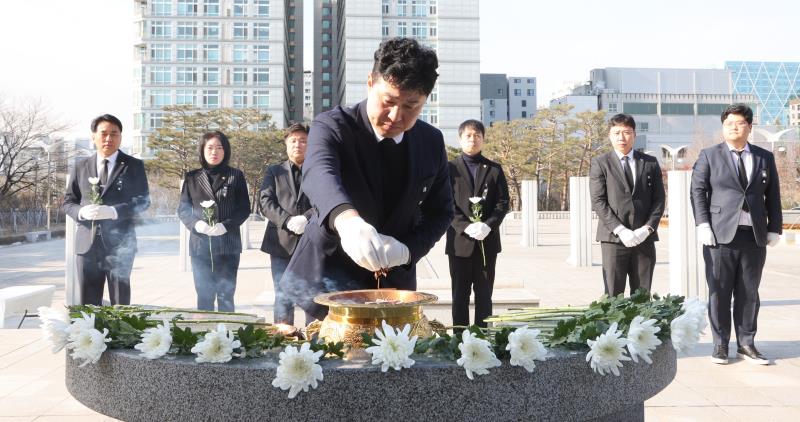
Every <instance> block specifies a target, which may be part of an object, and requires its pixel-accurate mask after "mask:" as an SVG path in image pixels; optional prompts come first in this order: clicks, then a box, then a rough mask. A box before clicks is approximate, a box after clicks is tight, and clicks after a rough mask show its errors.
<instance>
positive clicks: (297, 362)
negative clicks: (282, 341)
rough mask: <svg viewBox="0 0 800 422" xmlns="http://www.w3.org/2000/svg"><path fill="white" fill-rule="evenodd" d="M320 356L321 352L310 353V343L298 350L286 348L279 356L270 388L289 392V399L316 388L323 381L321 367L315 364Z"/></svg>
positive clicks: (290, 347)
mask: <svg viewBox="0 0 800 422" xmlns="http://www.w3.org/2000/svg"><path fill="white" fill-rule="evenodd" d="M321 356H322V351H318V352H312V351H311V344H310V343H303V344H302V346H300V350H297V348H295V347H294V346H286V348H285V349H284V350H283V352H281V353H280V355H279V358H280V360H279V361H278V369H277V371H276V374H275V379H274V380H272V386H273V387H277V388H280V389H281V390H289V398H290V399H293V398H295V397H296V396H297V394H299V393H300V391H305V392H308V387H309V386H310V387H311V388H317V382H318V381H322V380H323V375H322V367H321V366H320V365H319V364H317V362H319V358H320V357H321Z"/></svg>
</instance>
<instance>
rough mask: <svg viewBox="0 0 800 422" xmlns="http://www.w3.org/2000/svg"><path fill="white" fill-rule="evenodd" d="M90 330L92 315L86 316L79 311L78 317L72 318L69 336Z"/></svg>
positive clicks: (92, 321) (92, 322)
mask: <svg viewBox="0 0 800 422" xmlns="http://www.w3.org/2000/svg"><path fill="white" fill-rule="evenodd" d="M90 328H94V314H87V313H86V312H83V311H81V316H80V317H77V318H72V323H71V324H70V326H69V336H70V337H73V336H76V335H77V334H78V333H80V332H82V331H86V330H88V329H90ZM67 348H69V345H67Z"/></svg>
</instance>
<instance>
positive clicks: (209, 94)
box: [203, 89, 219, 108]
mask: <svg viewBox="0 0 800 422" xmlns="http://www.w3.org/2000/svg"><path fill="white" fill-rule="evenodd" d="M203 107H206V108H217V107H219V91H218V90H216V89H204V90H203Z"/></svg>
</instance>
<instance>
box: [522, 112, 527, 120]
mask: <svg viewBox="0 0 800 422" xmlns="http://www.w3.org/2000/svg"><path fill="white" fill-rule="evenodd" d="M526 117H528V112H527V111H525V110H522V118H523V119H524V118H526Z"/></svg>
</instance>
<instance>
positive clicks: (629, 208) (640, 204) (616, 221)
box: [589, 151, 666, 243]
mask: <svg viewBox="0 0 800 422" xmlns="http://www.w3.org/2000/svg"><path fill="white" fill-rule="evenodd" d="M633 159H634V161H635V162H636V174H635V175H634V178H635V183H634V189H633V194H631V190H630V188H628V183H627V182H626V181H625V174H624V173H623V172H622V164H621V163H620V160H619V157H617V154H616V152H614V151H611V152H608V153H606V154H603V155H600V156H597V157H595V158H593V159H592V167H591V169H590V170H589V177H590V179H591V180H590V182H589V190H590V192H591V198H592V209H593V210H594V211H595V212H596V213H597V217H598V218H599V219H600V222H599V224H598V225H597V241H598V242H614V243H621V242H620V240H619V238H618V237H617V236H616V235H614V229H615V228H616V227H617V226H619V225H620V224H622V225H623V226H625V227H626V228H628V229H631V230H636V229H638V228H640V227H642V226H644V225H645V224H646V225H648V226H650V227H652V228H653V230H654V232H653V234H651V235H650V236H648V237H647V240H646V241H647V242H654V241H657V240H658V223H659V221H661V216H662V215H663V214H664V204H665V201H666V199H665V193H664V182H663V181H662V180H661V167H659V165H658V161H657V160H656V159H655V157H651V156H649V155H647V154H643V153H641V152H639V151H634V153H633Z"/></svg>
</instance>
